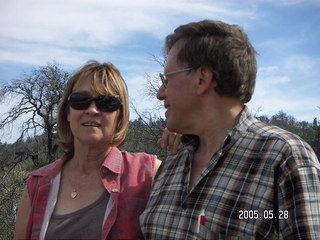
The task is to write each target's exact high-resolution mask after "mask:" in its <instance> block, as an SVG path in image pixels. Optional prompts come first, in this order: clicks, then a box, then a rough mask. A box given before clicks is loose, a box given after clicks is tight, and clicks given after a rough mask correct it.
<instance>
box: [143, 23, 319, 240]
mask: <svg viewBox="0 0 320 240" xmlns="http://www.w3.org/2000/svg"><path fill="white" fill-rule="evenodd" d="M165 50H166V54H167V56H166V57H167V61H166V65H165V69H164V70H165V71H164V72H165V73H164V74H160V77H161V80H162V83H163V85H162V86H161V87H160V89H159V91H158V94H157V97H158V99H160V100H162V101H164V106H165V108H166V109H167V111H166V113H165V115H166V118H167V128H168V130H169V131H173V132H178V133H181V134H183V138H182V141H183V143H184V145H185V148H184V149H183V150H182V151H180V152H179V153H178V154H177V155H170V156H169V157H168V158H167V159H166V160H165V161H164V162H163V163H162V165H161V167H160V169H159V172H158V175H157V179H156V181H155V183H154V186H153V191H152V193H151V197H150V200H149V203H148V205H147V207H146V210H145V212H144V213H143V214H142V215H141V217H140V222H141V227H142V231H143V233H144V237H145V238H146V239H196V238H197V239H320V181H319V177H320V165H319V162H318V159H317V157H316V156H315V154H314V152H313V151H312V149H311V148H310V146H309V145H308V144H307V143H305V142H304V141H303V140H302V139H300V138H299V137H298V136H296V135H294V134H292V133H289V132H287V131H284V130H282V129H280V128H277V127H273V126H268V125H266V124H264V123H262V122H260V121H259V120H257V119H255V118H254V117H253V116H252V115H251V114H250V112H249V110H248V108H247V107H246V105H245V104H246V103H247V102H249V101H250V99H251V97H252V94H253V90H254V86H255V78H256V71H257V69H256V68H257V67H256V54H257V53H256V51H255V50H254V48H253V47H252V45H251V43H250V42H249V40H248V37H247V35H246V34H245V33H244V32H243V31H242V29H241V28H240V27H239V26H236V25H228V24H226V23H223V22H219V21H209V20H204V21H201V22H195V23H190V24H186V25H183V26H180V27H178V28H177V29H176V30H175V31H174V33H173V34H171V35H169V36H168V37H167V38H166V43H165Z"/></svg>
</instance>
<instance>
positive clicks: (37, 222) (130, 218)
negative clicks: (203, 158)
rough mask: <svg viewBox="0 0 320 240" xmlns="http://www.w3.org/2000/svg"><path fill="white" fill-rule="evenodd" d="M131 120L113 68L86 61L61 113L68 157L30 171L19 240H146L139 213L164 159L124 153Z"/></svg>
mask: <svg viewBox="0 0 320 240" xmlns="http://www.w3.org/2000/svg"><path fill="white" fill-rule="evenodd" d="M128 123H129V109H128V92H127V87H126V84H125V82H124V80H123V78H122V77H121V75H120V72H119V71H118V70H117V69H116V68H115V67H114V66H113V65H112V64H111V63H104V64H100V63H98V62H95V61H92V62H89V63H88V64H87V65H85V66H84V67H83V68H82V69H80V70H79V71H78V72H77V73H75V74H74V75H73V76H72V77H71V78H70V79H69V81H68V83H67V85H66V89H65V92H64V95H63V97H62V101H61V104H60V106H59V110H58V134H59V138H60V144H61V146H62V147H63V148H64V149H65V152H66V154H64V155H63V156H62V157H61V158H60V159H58V160H57V161H55V162H53V163H52V164H49V165H47V166H45V167H43V168H40V169H38V170H36V171H34V172H32V173H31V174H30V177H29V178H28V180H27V186H26V188H25V190H24V192H23V194H22V198H21V202H20V205H19V208H18V214H17V223H16V233H15V238H17V239H21V238H22V239H30V238H31V239H106V238H108V239H138V238H141V231H140V226H139V215H140V214H141V213H142V211H143V210H144V208H145V205H146V203H147V200H148V198H149V193H150V190H151V185H152V180H153V177H154V175H155V173H156V171H157V169H158V167H159V165H160V161H159V160H158V159H157V158H156V156H154V155H149V154H146V153H128V152H121V151H119V149H118V148H117V147H118V146H120V145H121V144H122V143H123V142H124V140H125V137H126V134H127V131H128ZM172 136H173V138H172ZM172 136H171V140H172V139H175V138H174V135H172ZM163 141H164V142H165V143H166V142H167V141H169V140H168V138H166V139H164V140H163ZM176 142H177V141H176ZM172 145H173V144H172Z"/></svg>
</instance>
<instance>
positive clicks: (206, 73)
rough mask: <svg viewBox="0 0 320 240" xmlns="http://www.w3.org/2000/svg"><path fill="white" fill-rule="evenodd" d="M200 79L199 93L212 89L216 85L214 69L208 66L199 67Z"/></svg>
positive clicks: (198, 83)
mask: <svg viewBox="0 0 320 240" xmlns="http://www.w3.org/2000/svg"><path fill="white" fill-rule="evenodd" d="M197 74H198V81H197V93H198V94H199V95H201V94H203V93H205V92H207V91H208V90H212V89H214V88H215V87H216V81H215V78H214V73H213V72H212V70H210V69H209V68H206V67H200V68H198V69H197Z"/></svg>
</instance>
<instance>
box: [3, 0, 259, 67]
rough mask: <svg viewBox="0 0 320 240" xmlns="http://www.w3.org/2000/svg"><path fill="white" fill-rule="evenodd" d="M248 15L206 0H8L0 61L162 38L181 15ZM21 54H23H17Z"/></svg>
mask: <svg viewBox="0 0 320 240" xmlns="http://www.w3.org/2000/svg"><path fill="white" fill-rule="evenodd" d="M213 16H214V18H217V19H218V18H225V19H228V18H229V19H232V18H236V17H237V18H242V19H249V18H252V16H254V14H253V13H252V12H250V11H248V10H246V9H236V8H230V7H224V5H223V4H221V3H219V2H218V1H217V2H214V3H213V2H211V1H197V2H193V1H187V0H179V1H174V2H173V1H169V0H165V1H148V0H139V1H131V0H118V1H111V0H108V1H102V0H94V1H91V0H80V1H78V0H67V1H65V0H48V1H43V0H24V1H20V0H10V1H5V2H3V3H1V8H0V26H1V32H0V41H1V42H0V44H1V45H0V46H1V47H0V50H1V55H0V61H7V60H10V61H20V62H27V63H30V62H32V63H35V64H42V63H43V59H46V60H48V59H51V58H52V57H58V58H61V59H63V60H69V61H72V60H71V59H70V56H72V57H73V59H76V58H78V57H80V58H81V56H82V55H83V54H82V53H81V49H80V48H82V47H90V48H93V49H104V50H106V49H107V48H112V47H116V46H117V45H118V44H120V43H124V42H126V41H128V43H130V38H131V37H132V36H133V35H134V34H143V33H147V34H149V35H152V36H154V37H156V38H158V39H161V41H162V40H163V38H164V36H165V35H166V34H167V33H168V32H171V31H172V30H173V28H174V27H176V26H177V25H179V24H181V23H185V20H186V19H189V21H190V20H192V19H194V20H199V19H203V18H208V17H209V18H212V17H213ZM22 56H23V57H22Z"/></svg>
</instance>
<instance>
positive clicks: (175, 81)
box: [157, 42, 195, 134]
mask: <svg viewBox="0 0 320 240" xmlns="http://www.w3.org/2000/svg"><path fill="white" fill-rule="evenodd" d="M180 48H181V43H179V42H177V43H176V44H175V45H174V46H173V47H172V48H171V50H170V51H169V53H168V56H167V63H166V66H165V68H164V75H165V76H166V73H170V72H175V71H179V70H181V69H185V68H188V67H190V66H184V65H179V64H177V62H176V58H177V54H178V52H179V50H180ZM166 77H167V80H168V82H167V86H166V87H164V86H161V87H160V88H159V90H158V93H157V98H158V99H159V100H161V101H164V107H165V108H166V109H167V111H166V112H165V116H166V120H167V128H168V129H169V131H174V132H178V133H182V134H183V133H188V128H189V124H190V123H189V121H190V115H191V113H192V109H193V107H195V103H194V101H192V100H193V96H194V91H193V90H194V89H193V87H192V86H193V81H192V78H193V77H194V70H191V71H182V72H177V73H174V74H168V76H166Z"/></svg>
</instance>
